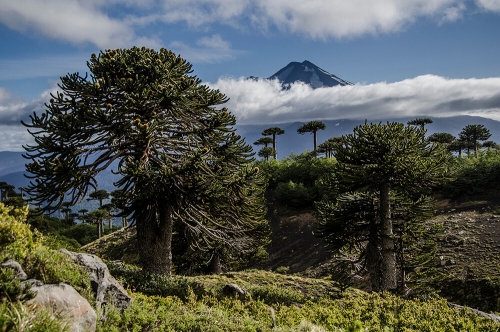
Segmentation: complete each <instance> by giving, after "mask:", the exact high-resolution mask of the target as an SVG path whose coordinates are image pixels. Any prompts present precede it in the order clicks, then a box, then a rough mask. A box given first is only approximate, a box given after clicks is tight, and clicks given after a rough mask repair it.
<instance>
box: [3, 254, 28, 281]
mask: <svg viewBox="0 0 500 332" xmlns="http://www.w3.org/2000/svg"><path fill="white" fill-rule="evenodd" d="M0 266H1V267H8V268H11V269H12V270H14V272H15V274H16V277H17V278H18V279H19V280H21V281H23V280H26V279H28V275H27V274H26V273H25V272H24V270H23V268H22V267H21V264H19V263H18V262H16V261H15V260H13V259H9V260H7V261H5V262H3V263H1V264H0Z"/></svg>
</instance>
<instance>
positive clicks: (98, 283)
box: [60, 249, 132, 309]
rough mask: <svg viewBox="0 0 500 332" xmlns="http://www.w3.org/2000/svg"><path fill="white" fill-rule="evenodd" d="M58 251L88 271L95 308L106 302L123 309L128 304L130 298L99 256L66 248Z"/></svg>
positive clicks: (99, 307) (130, 300)
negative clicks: (93, 293)
mask: <svg viewBox="0 0 500 332" xmlns="http://www.w3.org/2000/svg"><path fill="white" fill-rule="evenodd" d="M60 251H61V252H62V253H64V254H66V255H68V256H69V257H71V259H73V261H75V262H76V263H78V264H80V265H81V266H82V267H83V268H84V269H85V270H86V271H88V272H89V273H90V282H91V285H92V289H93V290H94V292H95V294H96V306H97V309H101V308H102V307H103V306H104V305H107V304H112V305H114V306H115V307H116V308H120V309H125V308H127V307H128V306H129V305H130V303H131V302H132V298H131V297H130V296H129V295H128V293H127V291H126V290H125V289H124V288H123V286H122V285H121V284H120V283H119V282H118V281H117V280H116V279H115V278H114V277H113V276H112V275H111V274H110V273H109V270H108V267H107V266H106V264H104V262H103V261H102V260H101V259H100V258H99V257H97V256H95V255H92V254H84V253H75V252H71V251H68V250H66V249H60Z"/></svg>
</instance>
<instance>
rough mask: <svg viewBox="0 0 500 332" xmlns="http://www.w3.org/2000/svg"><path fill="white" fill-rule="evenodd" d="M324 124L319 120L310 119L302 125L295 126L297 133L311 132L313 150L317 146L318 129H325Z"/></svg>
mask: <svg viewBox="0 0 500 332" xmlns="http://www.w3.org/2000/svg"><path fill="white" fill-rule="evenodd" d="M325 128H326V125H325V124H324V123H323V122H321V121H310V122H308V123H304V124H303V125H302V126H300V127H299V128H297V133H299V134H301V135H303V134H305V133H312V134H313V136H314V152H316V149H317V148H318V135H317V133H318V131H319V130H325Z"/></svg>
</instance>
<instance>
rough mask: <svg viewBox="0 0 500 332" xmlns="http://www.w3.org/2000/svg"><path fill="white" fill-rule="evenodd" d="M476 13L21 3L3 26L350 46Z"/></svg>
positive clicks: (448, 6)
mask: <svg viewBox="0 0 500 332" xmlns="http://www.w3.org/2000/svg"><path fill="white" fill-rule="evenodd" d="M466 4H467V6H468V7H469V8H467V6H466ZM475 5H476V6H477V7H479V8H481V9H483V10H486V11H494V12H500V0H475ZM473 6H474V5H473V4H472V3H470V2H469V1H467V0H377V1H373V0H349V1H345V0H308V1H303V0H238V1H234V0H147V1H131V0H110V1H104V0H87V1H86V0H44V1H40V0H17V1H3V3H2V6H1V7H0V22H2V23H3V24H5V25H7V26H8V27H9V28H11V29H14V30H17V31H22V32H27V31H29V32H36V33H40V34H42V35H44V36H47V37H49V38H53V39H59V40H64V41H67V42H71V43H75V44H82V43H92V44H95V45H97V46H98V47H99V48H113V47H129V46H132V45H138V46H148V47H153V48H158V47H159V46H160V42H159V40H158V37H157V36H156V34H157V33H158V31H160V33H161V29H160V30H158V26H155V29H154V32H151V33H150V35H146V36H138V35H137V32H136V31H137V29H143V28H147V27H148V26H150V25H152V24H156V23H159V22H164V23H167V24H175V23H179V22H183V23H186V24H187V25H188V26H189V27H192V28H196V29H200V28H202V29H206V30H207V31H208V30H209V29H210V26H211V25H215V24H217V25H219V24H222V25H228V26H231V27H236V28H241V29H246V28H248V27H250V26H252V27H253V28H257V29H259V30H263V31H268V30H270V29H272V28H277V29H279V30H281V31H284V32H286V33H297V34H302V35H306V36H310V37H311V38H318V39H328V38H350V37H356V36H361V35H366V34H380V33H391V32H396V31H399V30H401V29H404V28H405V27H406V26H408V25H410V24H412V23H413V22H415V21H416V20H418V19H422V18H423V19H432V20H435V21H436V22H439V23H443V22H449V21H455V20H457V19H459V18H461V17H462V16H463V15H464V13H465V12H466V10H467V9H470V10H473ZM113 15H115V16H113ZM213 42H215V41H213Z"/></svg>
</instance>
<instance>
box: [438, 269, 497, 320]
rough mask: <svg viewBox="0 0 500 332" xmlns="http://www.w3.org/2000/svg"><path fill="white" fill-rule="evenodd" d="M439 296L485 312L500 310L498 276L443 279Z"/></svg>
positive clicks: (440, 283)
mask: <svg viewBox="0 0 500 332" xmlns="http://www.w3.org/2000/svg"><path fill="white" fill-rule="evenodd" d="M439 287H440V289H441V291H440V296H442V297H444V298H446V299H448V300H449V301H450V302H453V303H457V304H460V305H465V306H467V307H469V308H477V309H479V310H482V311H486V312H500V278H498V277H496V278H491V279H490V278H481V279H476V278H474V279H465V280H462V279H458V278H453V279H443V280H442V281H440V282H439Z"/></svg>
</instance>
